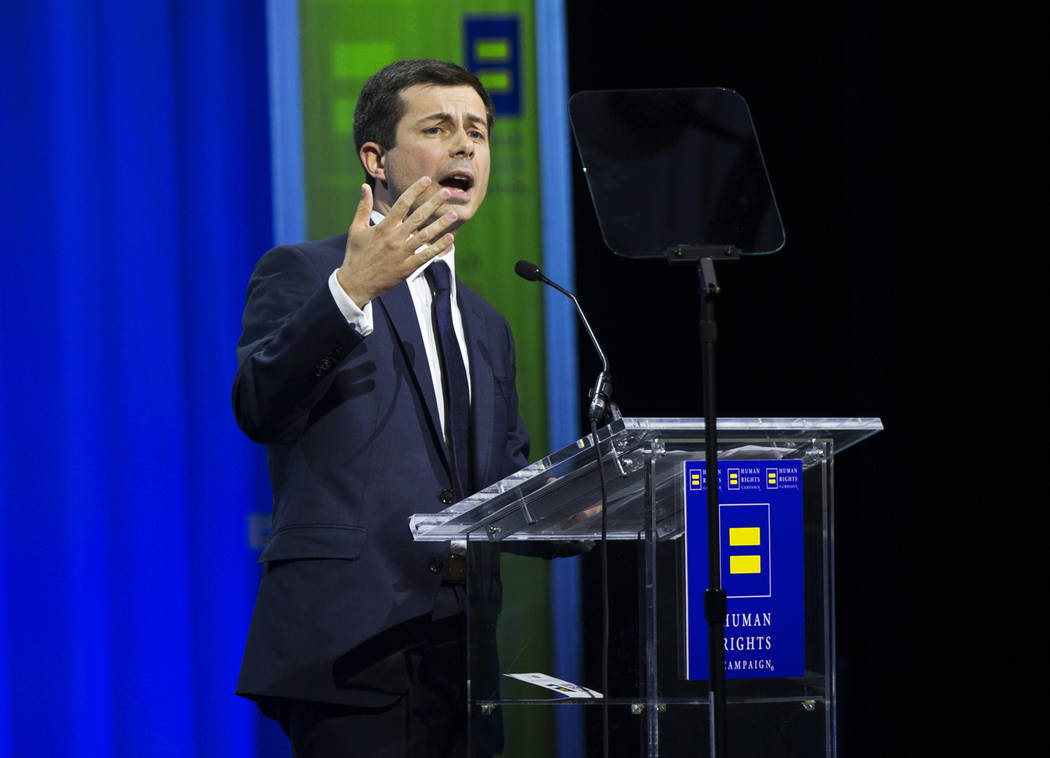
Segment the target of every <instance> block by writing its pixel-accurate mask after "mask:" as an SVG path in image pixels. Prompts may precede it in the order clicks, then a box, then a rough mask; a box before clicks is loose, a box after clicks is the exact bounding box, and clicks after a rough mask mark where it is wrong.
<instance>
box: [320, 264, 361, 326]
mask: <svg viewBox="0 0 1050 758" xmlns="http://www.w3.org/2000/svg"><path fill="white" fill-rule="evenodd" d="M338 271H339V269H336V270H335V271H333V272H332V275H331V276H330V277H328V289H329V290H330V291H331V293H332V297H333V298H334V299H335V304H336V305H337V306H338V307H339V312H340V313H342V314H343V318H345V319H346V323H348V324H350V328H351V329H353V330H354V331H355V332H357V333H358V334H360V335H361V336H362V337H367V336H368V335H369V334H371V333H372V304H371V303H365V307H364V308H363V309H362V308H358V307H357V304H356V303H355V302H354V301H353V300H351V299H350V296H349V295H347V294H346V291H345V290H344V289H343V287H342V285H340V284H339V279H338V278H336V273H338Z"/></svg>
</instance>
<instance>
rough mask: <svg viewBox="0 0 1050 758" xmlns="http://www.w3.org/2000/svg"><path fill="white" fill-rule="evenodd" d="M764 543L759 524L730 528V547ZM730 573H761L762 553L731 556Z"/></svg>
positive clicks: (756, 545) (752, 545)
mask: <svg viewBox="0 0 1050 758" xmlns="http://www.w3.org/2000/svg"><path fill="white" fill-rule="evenodd" d="M761 545H762V530H761V529H760V528H759V527H757V526H735V527H732V528H730V530H729V546H730V547H759V546H761ZM729 573H730V574H761V573H762V556H761V555H731V556H729Z"/></svg>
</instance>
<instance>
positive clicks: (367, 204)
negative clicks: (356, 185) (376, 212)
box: [350, 184, 372, 229]
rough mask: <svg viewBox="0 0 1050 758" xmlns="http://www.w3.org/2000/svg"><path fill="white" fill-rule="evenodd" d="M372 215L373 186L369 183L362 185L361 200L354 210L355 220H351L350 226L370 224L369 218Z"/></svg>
mask: <svg viewBox="0 0 1050 758" xmlns="http://www.w3.org/2000/svg"><path fill="white" fill-rule="evenodd" d="M371 215H372V188H371V187H369V186H368V185H367V184H362V185H361V200H360V201H359V202H358V203H357V210H356V211H354V220H353V221H351V222H350V228H351V229H352V228H354V227H358V228H360V227H364V226H368V219H369V217H370V216H371Z"/></svg>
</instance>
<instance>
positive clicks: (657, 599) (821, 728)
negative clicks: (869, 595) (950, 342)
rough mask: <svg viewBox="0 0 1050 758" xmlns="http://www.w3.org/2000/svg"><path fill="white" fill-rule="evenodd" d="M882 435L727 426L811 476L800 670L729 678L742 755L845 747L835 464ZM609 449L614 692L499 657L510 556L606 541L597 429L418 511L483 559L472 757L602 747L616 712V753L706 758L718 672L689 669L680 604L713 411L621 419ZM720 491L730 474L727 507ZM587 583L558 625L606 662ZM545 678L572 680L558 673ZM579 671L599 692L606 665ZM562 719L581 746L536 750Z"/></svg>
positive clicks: (475, 564)
mask: <svg viewBox="0 0 1050 758" xmlns="http://www.w3.org/2000/svg"><path fill="white" fill-rule="evenodd" d="M881 429H882V423H881V422H880V421H879V420H878V419H860V418H857V419H834V418H832V419H812V418H798V419H785V418H762V419H736V418H728V419H719V421H718V457H719V461H720V462H723V461H736V462H741V464H744V463H745V462H748V461H751V462H769V461H784V462H798V463H795V464H793V465H794V466H795V467H796V468H800V470H801V519H800V524H801V534H799V535H798V540H799V542H800V551H799V555H800V556H801V558H800V560H801V561H802V562H804V567H802V568H803V570H802V576H804V579H803V580H801V581H803V582H804V589H803V591H802V593H801V594H802V597H795V598H791V602H794V603H797V604H798V607H799V614H800V618H801V619H804V624H802V625H801V628H802V630H803V631H802V636H803V637H804V642H803V643H800V645H804V669H803V670H800V671H799V672H796V673H797V674H799V675H793V676H780V675H778V673H777V672H776V671H768V672H762V673H760V674H759V675H758V676H757V677H754V678H740V679H734V678H730V679H729V680H728V682H727V704H728V711H727V713H728V733H727V735H726V744H727V747H728V751H729V754H730V755H762V756H820V755H824V756H834V755H835V754H836V735H835V721H836V714H835V703H836V701H835V627H834V625H835V609H834V592H835V586H834V571H833V567H834V512H835V508H834V486H833V483H834V470H833V460H834V456H835V455H837V454H839V453H841V452H842V451H843V450H845V449H847V448H848V447H850V446H852V445H854V444H856V443H857V442H860V441H861V440H864V439H866V438H867V437H869V436H871V435H873V434H875V433H877V432H878V431H879V430H881ZM598 444H599V449H600V451H601V460H602V468H603V471H604V474H605V481H606V501H607V507H608V513H607V516H606V518H607V538H608V540H609V543H608V546H609V547H608V550H609V566H610V593H609V594H610V600H609V609H608V612H609V617H610V639H609V671H608V685H609V690H610V691H609V692H606V693H600V694H601V695H604V696H605V697H604V698H603V697H599V696H597V694H596V696H593V697H563V696H562V695H561V694H559V693H557V692H556V691H554V690H551V689H546V688H542V687H539V686H536V685H534V684H531V683H528V682H525V681H521V680H519V679H515V678H510V677H508V676H507V675H509V674H522V673H527V672H523V671H521V669H520V668H517V666H518V664H519V662H520V660H521V659H522V657H523V656H522V651H521V650H515V649H503V648H501V649H499V650H498V651H497V650H496V644H495V639H496V633H497V630H498V628H499V624H500V619H501V615H508V614H507V611H508V609H509V608H511V607H513V606H514V604H515V603H517V602H518V599H517V598H516V597H514V596H513V595H512V594H511V593H506V594H504V595H503V596H502V597H501V591H500V587H499V583H498V582H495V581H492V576H493V574H494V565H495V564H494V562H495V561H498V560H499V554H500V552H501V551H507V552H513V553H519V554H524V555H530V554H531V555H535V556H543V555H545V554H547V555H549V554H550V553H551V552H556V551H557V550H558V549H560V550H561V552H563V553H564V552H566V551H567V549H570V548H571V546H572V545H571V541H597V540H599V539H600V537H601V508H602V505H601V489H600V484H599V477H598V470H597V455H596V452H595V449H594V443H593V440H592V438H591V437H590V436H588V437H586V438H584V439H581V440H579V441H578V442H576V443H575V444H573V445H570V446H568V447H565V448H563V449H561V450H559V451H557V452H555V453H552V454H551V455H549V456H547V457H546V458H543V459H542V460H539V461H536V462H535V463H533V464H531V465H529V466H527V467H525V468H524V469H522V470H521V471H519V472H517V473H516V474H514V475H512V476H509V477H507V478H506V479H503V480H502V481H500V482H497V483H495V484H493V485H492V486H490V487H487V488H486V489H484V490H482V491H480V492H478V493H476V494H474V495H472V496H471V497H469V498H467V499H465V500H463V501H461V502H459V503H456V504H455V505H453V506H451V507H449V508H447V509H445V510H443V511H440V512H438V513H430V514H417V515H415V516H413V517H412V518H411V520H410V527H411V530H412V532H413V535H414V538H415V539H417V540H428V541H451V540H466V541H467V546H468V564H470V565H471V566H472V569H473V570H472V571H471V573H470V575H469V577H468V584H467V593H468V605H469V613H468V664H467V665H468V672H467V676H468V678H469V681H470V687H469V691H470V702H469V712H470V719H471V736H472V746H473V747H472V754H485V753H486V750H490V746H491V744H492V742H491V740H493V739H496V740H498V739H499V736H498V735H499V733H500V731H501V730H502V731H503V732H504V742H505V745H506V747H505V751H504V755H508V756H510V755H522V756H530V755H557V756H559V757H560V758H568V756H570V755H571V756H601V755H602V742H603V734H602V732H603V717H602V711H603V708H607V716H608V729H609V735H608V742H609V755H610V756H661V755H662V756H702V755H707V749H708V748H707V746H708V741H709V734H708V729H709V728H708V712H707V711H708V708H707V705H708V692H707V682H706V681H705V680H698V679H693V680H690V679H688V678H687V668H686V663H685V661H686V646H687V639H688V638H687V632H686V629H687V627H688V626H689V624H690V623H691V622H690V619H689V618H688V617H687V615H686V610H685V602H684V597H685V584H686V553H687V550H686V544H685V543H686V539H685V535H686V501H687V491H688V482H687V481H686V471H687V468H688V466H689V465H690V464H691V465H693V466H695V465H696V464H695V462H696V461H703V459H704V457H705V441H704V421H703V419H689V418H624V419H618V420H617V421H615V422H614V423H612V424H610V425H609V426H607V427H604V428H602V429H600V430H599V432H598ZM693 470H694V471H695V469H693ZM744 470H748V469H744ZM694 476H695V474H694ZM723 486H724V485H723V483H722V482H721V473H720V484H719V489H720V503H721V500H722V488H723ZM720 512H721V507H720ZM567 541H570V544H568V545H567V544H566V542H567ZM699 550H702V551H703V552H704V554H706V548H705V547H702V546H689V551H690V552H692V553H694V554H695V553H696V552H697V551H699ZM598 553H599V551H598V550H597V549H595V550H592V551H590V553H588V554H587V555H586V556H585V558H584V560H588V561H594V560H596V559H597V555H598ZM536 559H537V560H539V559H540V558H538V557H537V558H536ZM574 560H575V559H574ZM583 592H584V595H585V597H586V598H587V601H586V602H585V603H584V606H585V608H584V609H581V612H580V613H577V614H570V615H569V616H568V617H566V618H557V619H552V621H551V627H552V630H551V634H552V635H553V634H554V632H555V629H554V628H553V627H555V626H557V625H572V626H573V627H579V632H578V634H579V635H580V639H581V644H582V646H583V649H584V651H585V654H587V653H586V651H590V653H591V654H590V656H589V657H590V658H591V659H594V657H595V656H594V655H593V652H594V651H595V650H597V648H598V647H600V645H601V640H600V639H599V636H600V631H598V632H597V633H595V632H594V631H593V630H598V629H600V627H599V625H597V624H592V625H591V627H590V628H591V629H592V632H591V633H587V634H585V630H584V626H586V624H585V622H584V620H583V619H584V618H585V614H590V616H591V617H592V618H593V616H594V614H596V613H600V610H598V611H596V610H595V609H596V608H598V607H599V605H600V597H599V590H598V588H597V587H591V586H585V587H584V588H583ZM516 610H517V611H518V612H517V613H515V614H510V615H513V616H514V617H515V618H521V617H522V613H523V612H524V613H528V612H529V611H528V609H516ZM692 623H694V624H695V620H693V621H692ZM561 631H562V632H564V631H565V630H564V629H562V630H561ZM527 644H530V645H534V644H547V645H549V644H550V641H549V640H540V641H536V640H531V641H530V642H529V643H527ZM800 656H801V652H800ZM800 665H801V664H800ZM705 670H706V669H705ZM543 673H546V674H550V675H552V676H554V677H558V678H563V679H568V678H569V677H567V676H565V675H564V672H559V671H547V672H543ZM583 676H584V678H585V681H576V682H574V684H577V685H582V686H583V687H585V688H588V689H590V690H594V691H600V690H601V686H602V684H601V683H602V677H601V672H600V671H598V670H594V668H593V666H592V667H591V669H590V670H586V669H585V671H584V674H583ZM727 676H731V675H730V674H728V673H727ZM565 709H569V710H565ZM559 719H560V720H561V722H562V724H564V723H566V722H569V723H575V724H576V727H577V733H578V735H579V736H578V738H577V740H576V741H575V742H574V743H573V744H572V746H571V747H570V748H565V747H564V743H561V744H562V745H563V747H562V748H561V749H556V750H552V749H551V747H550V746H549V744H546V743H545V744H542V745H540V744H531V743H532V741H533V740H536V739H538V735H545V734H546V735H549V734H550V733H552V732H553V731H554V730H555V727H554V722H555V721H556V720H559ZM494 735H495V736H494ZM490 752H491V750H490Z"/></svg>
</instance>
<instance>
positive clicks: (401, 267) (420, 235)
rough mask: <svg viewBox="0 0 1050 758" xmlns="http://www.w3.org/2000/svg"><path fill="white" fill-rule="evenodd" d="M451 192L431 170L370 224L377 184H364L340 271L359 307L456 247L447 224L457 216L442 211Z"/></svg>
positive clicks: (344, 285) (346, 286)
mask: <svg viewBox="0 0 1050 758" xmlns="http://www.w3.org/2000/svg"><path fill="white" fill-rule="evenodd" d="M450 195H451V192H450V191H449V190H448V188H446V187H441V186H440V185H436V184H434V183H433V181H432V180H431V179H430V177H429V176H424V177H420V178H419V179H418V180H417V181H416V182H415V183H413V184H412V186H411V187H409V188H408V189H407V190H405V191H404V193H403V194H402V195H401V197H399V198H398V199H397V202H395V203H394V204H393V205H392V206H391V207H390V210H389V211H388V212H387V214H386V218H384V219H383V220H382V221H381V222H380V223H378V224H376V225H375V226H370V225H369V217H370V216H371V214H372V207H373V196H372V188H371V187H369V186H368V185H367V184H365V185H362V186H361V200H360V202H358V204H357V211H356V212H355V213H354V219H353V221H352V222H351V223H350V230H349V234H348V235H347V238H346V256H345V257H344V258H343V265H342V266H340V267H339V271H338V273H337V274H336V277H337V279H338V280H339V284H340V286H341V287H342V288H343V290H344V291H345V292H346V294H347V295H349V296H350V299H351V300H353V301H354V303H355V304H356V305H357V307H358V308H363V307H364V306H365V304H366V303H368V302H369V301H371V300H373V299H374V298H376V297H378V296H380V295H382V294H383V293H384V292H387V291H389V290H391V289H393V288H394V287H396V286H397V285H398V284H400V283H401V282H403V281H404V280H405V279H407V278H408V276H409V275H411V273H412V272H413V271H415V270H416V269H417V268H419V267H420V266H422V265H423V264H424V263H426V262H427V261H429V260H430V259H431V258H435V257H436V256H439V255H441V254H443V253H445V252H447V251H448V250H449V249H450V248H451V247H452V241H453V235H452V233H451V232H449V231H448V230H449V229H450V228H451V227H452V226H453V224H455V223H456V220H457V218H458V216H457V214H456V211H455V210H454V209H451V208H449V209H447V210H445V212H444V213H442V212H441V210H442V206H444V205H445V204H446V202H447V201H448V198H449V197H450ZM438 214H440V215H438ZM435 216H436V218H435ZM421 246H422V249H420V247H421ZM417 250H418V252H416V251H417Z"/></svg>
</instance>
